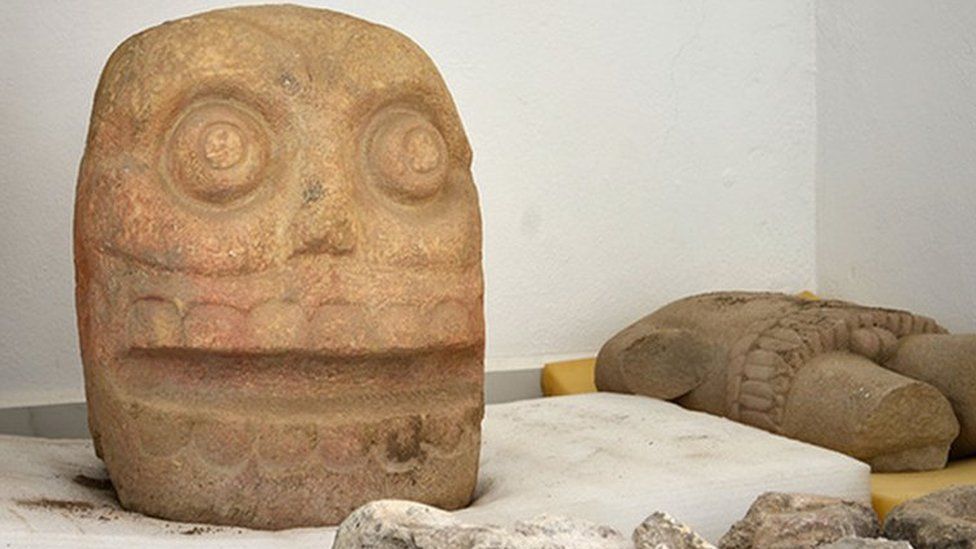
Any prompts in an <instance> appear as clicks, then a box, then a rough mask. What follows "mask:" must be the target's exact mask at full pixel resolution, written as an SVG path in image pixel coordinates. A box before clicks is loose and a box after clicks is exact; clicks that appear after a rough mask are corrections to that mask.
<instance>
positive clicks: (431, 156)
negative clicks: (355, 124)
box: [366, 109, 448, 203]
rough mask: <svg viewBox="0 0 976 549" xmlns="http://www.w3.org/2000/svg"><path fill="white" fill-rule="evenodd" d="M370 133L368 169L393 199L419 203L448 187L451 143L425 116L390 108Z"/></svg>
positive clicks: (376, 181)
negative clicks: (448, 156)
mask: <svg viewBox="0 0 976 549" xmlns="http://www.w3.org/2000/svg"><path fill="white" fill-rule="evenodd" d="M368 136H369V137H368V142H367V150H366V152H367V163H368V168H369V170H370V171H371V172H372V175H373V179H374V181H375V183H376V185H377V186H379V187H380V188H381V189H382V190H383V191H385V192H386V193H388V194H389V195H391V196H392V197H393V198H396V199H398V200H400V201H402V202H408V203H409V202H417V201H421V200H424V199H427V198H430V197H432V196H434V195H435V194H437V192H438V191H440V190H441V188H442V187H443V186H444V181H445V179H446V175H447V167H448V158H447V145H446V144H445V143H444V138H443V137H442V136H441V132H440V131H438V130H437V128H436V127H434V125H433V124H431V122H430V120H428V119H427V118H426V117H425V116H423V115H421V114H420V113H418V112H415V111H411V110H407V109H394V110H390V111H387V112H385V113H383V114H382V115H380V116H379V117H378V119H377V120H376V121H375V122H374V123H373V124H372V128H371V130H370V131H369V132H368Z"/></svg>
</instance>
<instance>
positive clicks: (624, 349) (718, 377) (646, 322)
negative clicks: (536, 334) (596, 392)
mask: <svg viewBox="0 0 976 549" xmlns="http://www.w3.org/2000/svg"><path fill="white" fill-rule="evenodd" d="M974 342H976V336H949V335H947V334H945V330H944V329H943V328H941V327H940V326H939V325H938V324H936V323H935V322H934V321H933V320H932V319H929V318H926V317H923V316H918V315H914V314H912V313H909V312H906V311H897V310H891V309H881V308H876V307H864V306H861V305H856V304H853V303H846V302H841V301H810V300H806V299H801V298H798V297H793V296H788V295H785V294H775V293H751V292H719V293H713V294H703V295H697V296H692V297H688V298H685V299H681V300H679V301H676V302H674V303H671V304H669V305H667V306H665V307H663V308H661V309H659V310H657V311H655V312H654V313H652V314H651V315H649V316H647V317H645V318H643V319H640V320H638V321H637V322H635V323H634V324H632V325H631V326H628V327H627V328H625V329H624V330H622V331H621V332H620V333H618V334H617V335H615V336H614V337H613V338H611V339H610V340H609V341H607V343H606V344H605V345H604V346H603V348H602V349H601V350H600V353H599V355H598V357H597V365H596V384H597V387H599V388H600V389H601V390H609V391H620V392H628V393H637V394H643V395H648V396H652V397H656V398H662V399H668V400H674V401H676V402H678V403H679V404H681V405H683V406H686V407H688V408H691V409H694V410H700V411H704V412H709V413H712V414H716V415H721V416H725V417H728V418H730V419H734V420H736V421H740V422H743V423H746V424H749V425H752V426H754V427H759V428H761V429H765V430H767V431H771V432H773V433H777V434H781V435H784V436H788V437H791V438H796V439H799V440H803V441H806V442H811V443H814V444H818V445H820V446H824V447H827V448H831V449H834V450H837V451H840V452H843V453H845V454H847V455H850V456H852V457H855V458H857V459H860V460H862V461H865V462H867V463H869V464H870V465H871V467H872V468H873V469H874V470H875V471H904V470H926V469H937V468H941V467H943V466H944V465H945V463H946V459H947V457H948V452H949V447H950V445H952V444H953V441H955V440H956V437H957V435H959V433H960V420H961V421H962V424H963V435H964V436H963V437H960V441H959V442H958V443H957V444H956V446H955V447H954V448H955V450H954V451H955V452H956V453H957V454H960V455H961V454H964V453H968V452H969V451H970V449H971V448H970V446H972V443H971V442H969V439H970V438H972V437H976V435H971V434H970V433H969V431H970V430H972V427H970V423H973V419H971V418H970V416H971V415H972V414H971V412H970V410H969V408H971V407H972V406H969V403H972V402H976V384H973V383H971V382H970V381H968V380H970V379H972V378H973V377H974V376H973V375H972V372H971V370H973V369H974V368H976V363H974V361H973V360H972V358H971V356H972V352H971V351H972V349H973V348H976V344H974ZM954 380H959V383H956V382H955V381H954ZM947 396H948V397H949V398H948V399H947V398H946V397H947ZM954 406H955V413H954ZM957 414H958V415H959V418H960V420H957V418H956V415H957Z"/></svg>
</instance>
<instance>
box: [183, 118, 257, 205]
mask: <svg viewBox="0 0 976 549" xmlns="http://www.w3.org/2000/svg"><path fill="white" fill-rule="evenodd" d="M167 147H168V150H167V151H166V158H167V160H168V166H167V168H168V171H169V175H170V178H171V180H172V181H173V183H174V185H175V186H176V187H177V188H178V189H179V190H180V191H182V192H183V193H185V194H187V195H189V196H191V197H192V198H195V199H197V200H201V201H204V202H207V203H211V204H217V205H227V204H230V203H232V202H234V201H236V200H240V199H243V198H244V197H246V196H248V195H250V194H251V193H253V192H254V191H255V190H256V189H257V188H258V186H259V185H260V184H261V181H262V178H263V175H264V170H265V167H266V166H267V163H268V157H269V153H270V144H269V142H268V136H267V132H266V131H265V129H264V128H263V127H262V126H261V125H260V123H259V122H258V121H257V119H256V118H255V117H254V116H253V115H252V114H250V113H249V112H247V111H246V110H245V109H243V108H240V107H237V106H235V105H232V104H229V103H216V102H215V103H207V104H204V105H199V106H197V107H194V108H192V109H191V110H190V111H189V112H187V113H186V114H185V115H184V116H183V117H182V118H181V119H180V121H179V122H177V125H176V128H175V129H174V130H173V133H172V135H171V137H170V139H169V142H168V144H167Z"/></svg>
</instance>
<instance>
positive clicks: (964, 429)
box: [886, 334, 976, 458]
mask: <svg viewBox="0 0 976 549" xmlns="http://www.w3.org/2000/svg"><path fill="white" fill-rule="evenodd" d="M886 366H887V367H888V368H890V369H892V370H893V371H895V372H898V373H900V374H902V375H905V376H908V377H911V378H914V379H917V380H919V381H924V382H926V383H928V384H930V385H932V386H933V387H935V388H936V389H938V390H939V391H941V392H942V394H944V395H945V396H946V397H947V398H948V399H949V402H950V403H951V404H952V409H953V411H955V413H956V417H957V418H958V419H959V437H957V438H956V440H955V441H954V442H953V443H952V449H951V451H950V453H949V455H950V457H952V458H962V457H966V456H970V455H972V454H973V453H976V335H973V334H925V335H913V336H908V337H904V338H902V339H900V340H899V341H898V350H897V352H896V353H895V355H894V357H892V359H891V360H889V361H888V363H887V364H886Z"/></svg>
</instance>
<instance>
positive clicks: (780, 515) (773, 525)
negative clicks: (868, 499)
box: [719, 492, 881, 549]
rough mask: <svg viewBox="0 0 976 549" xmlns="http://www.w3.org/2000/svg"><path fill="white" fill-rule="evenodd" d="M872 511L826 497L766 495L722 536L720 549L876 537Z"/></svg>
mask: <svg viewBox="0 0 976 549" xmlns="http://www.w3.org/2000/svg"><path fill="white" fill-rule="evenodd" d="M880 533H881V530H880V528H879V525H878V517H877V515H875V514H874V511H873V510H872V509H871V508H870V507H868V506H866V505H863V504H860V503H856V502H851V501H844V500H840V499H837V498H831V497H826V496H814V495H806V494H785V493H777V492H770V493H766V494H763V495H761V496H760V497H759V498H757V499H756V501H755V502H753V504H752V506H751V507H750V508H749V512H748V513H746V516H745V517H744V518H743V519H742V520H740V521H739V522H737V523H735V524H733V525H732V528H731V529H730V530H729V531H728V533H726V534H725V535H724V536H722V539H721V540H720V541H719V547H720V548H721V549H803V548H808V547H809V548H812V547H818V546H820V545H822V544H826V543H831V542H834V541H838V540H840V539H842V538H845V537H850V536H856V537H867V538H871V537H877V536H878V535H880Z"/></svg>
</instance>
